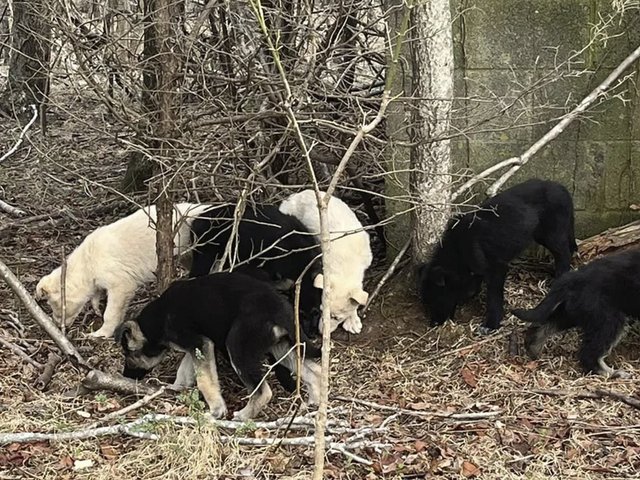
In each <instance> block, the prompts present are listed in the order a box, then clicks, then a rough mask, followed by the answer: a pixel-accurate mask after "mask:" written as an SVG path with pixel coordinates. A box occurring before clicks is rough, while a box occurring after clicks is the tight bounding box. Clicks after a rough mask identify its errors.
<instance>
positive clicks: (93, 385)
mask: <svg viewBox="0 0 640 480" xmlns="http://www.w3.org/2000/svg"><path fill="white" fill-rule="evenodd" d="M82 386H83V387H84V388H87V389H89V390H111V391H113V392H119V393H131V394H134V395H151V394H153V393H155V392H156V391H157V390H158V388H155V387H152V386H151V385H148V384H146V383H144V382H138V381H136V380H132V379H130V378H125V377H122V376H115V375H110V374H108V373H105V372H101V371H100V370H91V371H90V372H89V373H87V376H86V377H84V379H83V380H82Z"/></svg>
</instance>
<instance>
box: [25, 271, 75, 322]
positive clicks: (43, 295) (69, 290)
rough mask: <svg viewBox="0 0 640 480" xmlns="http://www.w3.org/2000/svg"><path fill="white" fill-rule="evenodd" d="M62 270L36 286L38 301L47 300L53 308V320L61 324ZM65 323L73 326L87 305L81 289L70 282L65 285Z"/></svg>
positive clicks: (42, 279)
mask: <svg viewBox="0 0 640 480" xmlns="http://www.w3.org/2000/svg"><path fill="white" fill-rule="evenodd" d="M61 281H62V279H61V269H60V267H58V268H56V269H55V270H54V271H53V272H51V273H50V274H49V275H45V276H44V277H42V278H41V279H40V281H39V282H38V285H36V295H35V298H36V300H46V302H47V303H48V304H49V307H51V313H52V314H53V319H54V320H55V321H56V322H57V323H58V324H60V323H61V321H62V284H61ZM65 287H66V288H65V323H66V325H67V326H69V325H71V324H72V323H73V321H74V320H75V319H76V317H77V316H78V314H79V313H80V311H81V310H82V307H83V306H84V304H85V303H87V298H86V295H85V294H84V292H82V291H81V289H78V288H77V286H76V285H75V284H74V283H73V282H71V281H69V278H67V283H66V285H65Z"/></svg>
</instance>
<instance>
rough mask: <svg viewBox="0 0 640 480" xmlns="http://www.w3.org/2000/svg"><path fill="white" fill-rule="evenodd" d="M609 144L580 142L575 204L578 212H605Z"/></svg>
mask: <svg viewBox="0 0 640 480" xmlns="http://www.w3.org/2000/svg"><path fill="white" fill-rule="evenodd" d="M606 147H607V144H606V143H604V142H578V144H577V145H576V148H577V161H576V168H575V172H576V173H575V189H574V191H573V204H574V205H575V208H576V209H577V210H589V211H600V212H602V211H604V206H605V192H604V184H605V182H604V179H605V175H604V172H605V162H606V158H607V154H608V151H607V148H606Z"/></svg>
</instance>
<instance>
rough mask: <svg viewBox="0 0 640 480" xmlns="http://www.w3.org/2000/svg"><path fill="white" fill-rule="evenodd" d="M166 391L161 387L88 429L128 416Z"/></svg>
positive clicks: (108, 415)
mask: <svg viewBox="0 0 640 480" xmlns="http://www.w3.org/2000/svg"><path fill="white" fill-rule="evenodd" d="M165 391H166V387H160V388H159V389H158V390H156V391H155V392H153V393H150V394H148V395H145V396H144V397H142V398H141V399H140V400H138V401H137V402H134V403H132V404H131V405H128V406H126V407H124V408H121V409H120V410H116V411H115V412H111V413H108V414H107V415H105V416H104V417H102V418H101V419H99V420H98V421H96V422H95V423H93V424H91V425H90V426H89V427H87V428H95V427H97V426H98V425H99V424H101V423H105V422H108V421H109V420H113V419H114V418H117V417H120V416H122V415H126V414H127V413H129V412H132V411H133V410H137V409H138V408H141V407H144V406H145V405H147V404H149V403H151V401H152V400H154V399H156V398H158V397H159V396H160V395H162V394H163V393H164V392H165Z"/></svg>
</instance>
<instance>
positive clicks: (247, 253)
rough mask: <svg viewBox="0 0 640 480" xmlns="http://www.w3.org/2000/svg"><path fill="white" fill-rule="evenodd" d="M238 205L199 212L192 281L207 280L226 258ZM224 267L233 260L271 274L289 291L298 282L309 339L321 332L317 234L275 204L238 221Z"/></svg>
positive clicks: (250, 210) (247, 211)
mask: <svg viewBox="0 0 640 480" xmlns="http://www.w3.org/2000/svg"><path fill="white" fill-rule="evenodd" d="M234 209H235V206H234V205H223V206H219V207H213V208H210V209H209V210H207V211H205V212H204V213H200V214H199V215H198V217H197V218H196V219H195V220H194V221H193V223H192V225H191V232H192V241H193V245H194V248H193V252H192V253H193V263H192V266H191V271H190V272H189V276H190V277H199V276H201V275H206V274H208V273H209V272H210V271H211V268H212V267H213V265H214V263H215V262H216V261H219V260H221V259H222V258H223V257H224V254H225V249H226V248H227V242H228V241H229V238H230V237H231V235H232V233H233V223H234V222H233V219H234ZM228 257H230V258H227V259H226V262H225V265H224V268H228V267H229V264H230V259H233V263H234V264H236V267H234V270H237V269H238V268H239V267H241V268H243V267H249V269H248V272H251V273H250V274H251V275H252V276H253V275H254V274H255V269H256V268H259V269H261V270H263V271H264V272H266V273H267V274H268V275H269V276H270V277H271V280H272V281H274V282H278V284H279V285H280V286H279V287H278V288H281V287H282V285H285V286H286V285H287V284H288V287H289V291H292V290H293V289H292V288H291V287H292V285H293V284H294V282H295V281H296V280H297V279H298V277H300V276H302V281H301V288H300V313H301V317H302V323H303V328H304V329H305V331H306V332H307V334H312V333H314V332H316V331H317V325H318V322H319V319H320V318H319V312H320V303H321V294H322V290H321V289H319V288H316V287H315V286H314V280H315V277H316V276H317V275H319V274H320V273H321V272H322V263H321V259H320V248H319V247H318V245H317V242H316V240H315V238H314V236H313V235H311V234H310V233H309V231H308V230H307V229H306V228H305V226H304V225H303V224H302V223H301V222H300V221H299V220H298V219H297V218H295V217H293V216H291V215H287V214H284V213H282V212H280V210H278V207H276V206H273V205H247V207H246V209H245V211H244V214H243V215H242V218H241V220H240V221H239V222H238V226H237V231H236V237H235V239H234V240H232V241H231V245H230V251H229V252H228Z"/></svg>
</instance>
